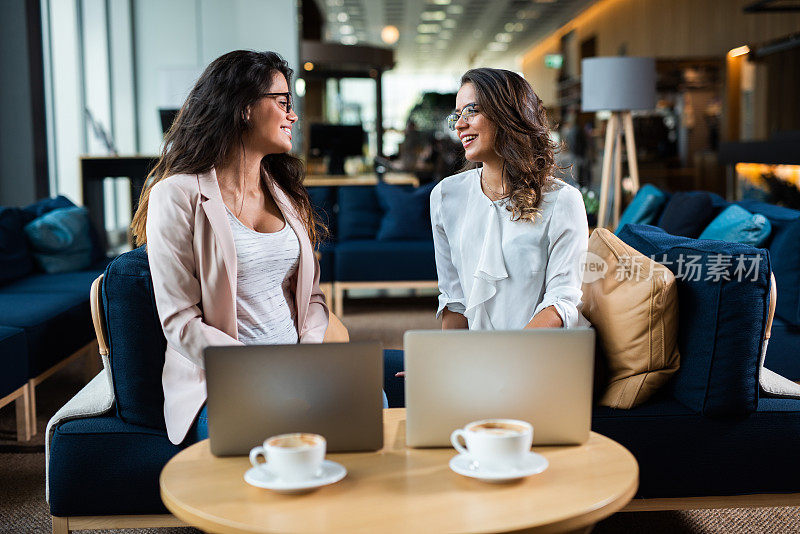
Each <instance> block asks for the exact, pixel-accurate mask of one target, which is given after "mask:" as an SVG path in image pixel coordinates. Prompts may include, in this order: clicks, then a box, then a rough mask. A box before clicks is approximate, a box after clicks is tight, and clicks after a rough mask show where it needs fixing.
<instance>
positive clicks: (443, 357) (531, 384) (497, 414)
mask: <svg viewBox="0 0 800 534" xmlns="http://www.w3.org/2000/svg"><path fill="white" fill-rule="evenodd" d="M404 346H405V371H406V378H405V388H406V443H407V444H408V445H409V446H410V447H442V446H447V447H449V446H450V433H451V432H452V431H453V430H455V429H456V428H462V427H463V426H464V425H465V424H467V423H469V422H470V421H475V420H478V419H489V418H508V419H521V420H523V421H528V422H529V423H531V424H532V425H533V443H534V444H535V445H555V444H565V445H566V444H580V443H584V442H585V441H586V440H587V439H589V429H590V425H591V411H592V377H593V372H594V330H593V329H591V328H576V329H564V328H553V329H549V328H548V329H535V330H516V331H480V332H478V331H468V330H449V331H409V332H406V334H405V338H404Z"/></svg>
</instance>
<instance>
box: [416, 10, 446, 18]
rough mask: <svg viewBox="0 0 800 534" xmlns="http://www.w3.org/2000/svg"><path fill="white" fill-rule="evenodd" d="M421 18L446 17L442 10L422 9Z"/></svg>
mask: <svg viewBox="0 0 800 534" xmlns="http://www.w3.org/2000/svg"><path fill="white" fill-rule="evenodd" d="M420 18H421V19H422V20H444V19H446V18H447V13H445V12H444V11H423V12H422V13H421V14H420Z"/></svg>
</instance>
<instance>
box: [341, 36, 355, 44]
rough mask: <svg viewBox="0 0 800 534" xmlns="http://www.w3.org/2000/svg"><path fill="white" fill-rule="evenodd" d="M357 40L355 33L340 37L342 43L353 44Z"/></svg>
mask: <svg viewBox="0 0 800 534" xmlns="http://www.w3.org/2000/svg"><path fill="white" fill-rule="evenodd" d="M357 42H358V39H357V38H356V36H355V35H345V36H344V37H342V39H341V43H342V44H344V45H354V44H356V43H357Z"/></svg>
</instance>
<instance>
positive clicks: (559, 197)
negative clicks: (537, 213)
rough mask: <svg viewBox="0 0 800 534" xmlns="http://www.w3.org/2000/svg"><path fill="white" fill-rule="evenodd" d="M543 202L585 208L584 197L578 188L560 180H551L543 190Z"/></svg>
mask: <svg viewBox="0 0 800 534" xmlns="http://www.w3.org/2000/svg"><path fill="white" fill-rule="evenodd" d="M542 200H543V201H544V202H548V203H552V204H575V203H576V202H578V203H580V205H581V206H583V195H582V194H581V192H580V191H579V190H578V188H577V187H575V186H572V185H570V184H568V183H567V182H565V181H563V180H561V179H559V178H550V180H548V182H547V184H545V186H544V187H543V188H542Z"/></svg>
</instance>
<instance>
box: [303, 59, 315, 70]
mask: <svg viewBox="0 0 800 534" xmlns="http://www.w3.org/2000/svg"><path fill="white" fill-rule="evenodd" d="M303 68H304V69H305V70H314V64H313V63H311V62H310V61H306V62H305V63H303Z"/></svg>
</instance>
